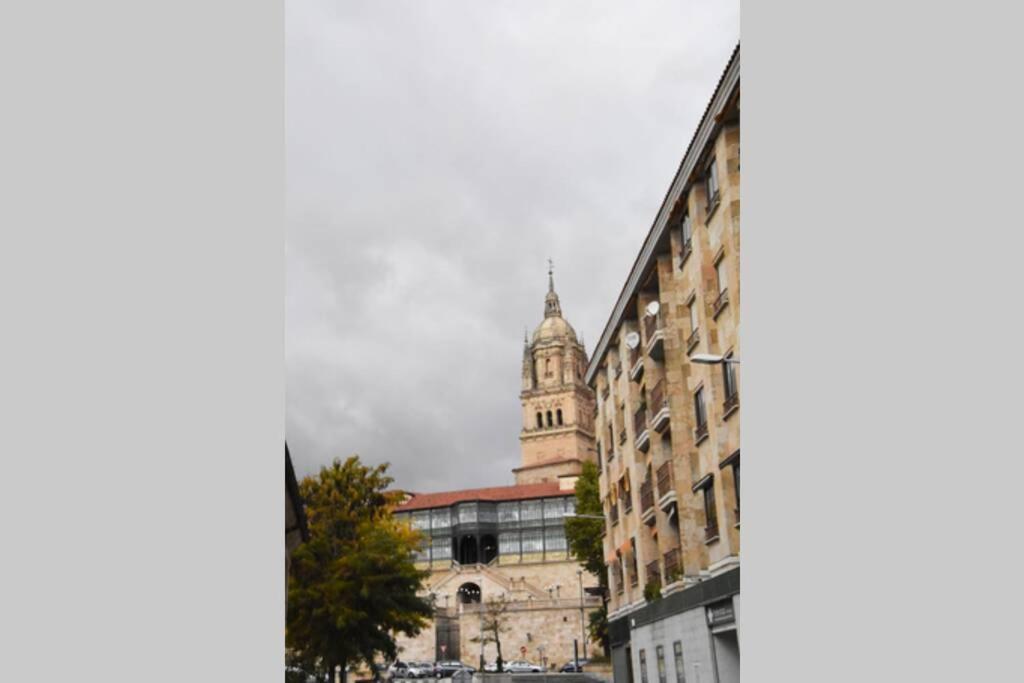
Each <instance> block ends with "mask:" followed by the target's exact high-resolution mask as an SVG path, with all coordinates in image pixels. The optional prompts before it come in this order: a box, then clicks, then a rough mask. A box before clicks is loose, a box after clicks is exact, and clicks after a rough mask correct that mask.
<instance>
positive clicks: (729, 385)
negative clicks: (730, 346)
mask: <svg viewBox="0 0 1024 683" xmlns="http://www.w3.org/2000/svg"><path fill="white" fill-rule="evenodd" d="M726 358H727V359H728V358H732V354H731V353H730V354H729V355H727V356H726ZM722 383H723V384H724V386H725V397H726V398H732V397H733V396H735V395H736V364H735V363H722Z"/></svg>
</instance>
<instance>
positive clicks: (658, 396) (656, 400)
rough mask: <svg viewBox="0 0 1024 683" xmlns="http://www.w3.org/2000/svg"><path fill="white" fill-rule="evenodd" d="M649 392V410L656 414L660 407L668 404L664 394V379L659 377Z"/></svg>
mask: <svg viewBox="0 0 1024 683" xmlns="http://www.w3.org/2000/svg"><path fill="white" fill-rule="evenodd" d="M650 394H651V412H652V413H654V414H655V415H657V414H658V412H659V411H660V410H661V409H662V408H664V407H666V406H668V397H667V396H666V395H665V380H664V379H659V380H658V383H657V384H655V385H654V388H653V389H651V391H650Z"/></svg>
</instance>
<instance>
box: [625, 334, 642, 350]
mask: <svg viewBox="0 0 1024 683" xmlns="http://www.w3.org/2000/svg"><path fill="white" fill-rule="evenodd" d="M626 346H627V347H629V348H630V349H635V348H636V347H638V346H640V335H639V334H637V333H636V332H630V333H629V334H627V335H626Z"/></svg>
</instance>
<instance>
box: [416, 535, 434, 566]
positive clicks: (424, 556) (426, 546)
mask: <svg viewBox="0 0 1024 683" xmlns="http://www.w3.org/2000/svg"><path fill="white" fill-rule="evenodd" d="M413 561H415V562H430V539H429V538H428V539H425V540H423V541H421V542H420V545H419V547H418V548H416V550H415V552H413Z"/></svg>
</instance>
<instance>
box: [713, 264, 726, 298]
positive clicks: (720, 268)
mask: <svg viewBox="0 0 1024 683" xmlns="http://www.w3.org/2000/svg"><path fill="white" fill-rule="evenodd" d="M715 278H716V280H715V281H716V282H717V283H718V293H719V294H721V293H722V292H724V291H725V290H726V289H727V288H728V287H729V271H728V269H727V268H726V266H725V259H724V258H722V259H719V260H718V263H716V264H715Z"/></svg>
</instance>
